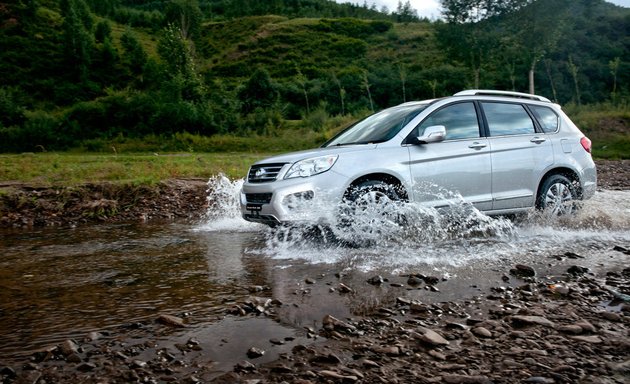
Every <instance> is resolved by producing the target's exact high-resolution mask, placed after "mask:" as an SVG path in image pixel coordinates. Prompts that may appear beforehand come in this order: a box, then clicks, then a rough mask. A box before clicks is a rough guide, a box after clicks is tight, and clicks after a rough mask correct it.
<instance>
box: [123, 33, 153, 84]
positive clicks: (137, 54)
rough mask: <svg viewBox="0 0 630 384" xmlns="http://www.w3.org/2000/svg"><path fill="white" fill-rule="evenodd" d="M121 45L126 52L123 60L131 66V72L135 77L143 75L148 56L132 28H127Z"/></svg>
mask: <svg viewBox="0 0 630 384" xmlns="http://www.w3.org/2000/svg"><path fill="white" fill-rule="evenodd" d="M120 44H121V45H122V47H123V49H124V50H125V55H124V56H123V58H124V60H125V61H126V62H127V64H128V65H129V68H130V69H131V72H132V73H133V74H135V75H139V74H141V73H142V71H143V68H144V65H145V64H146V63H147V54H146V52H145V51H144V49H143V48H142V45H141V44H140V42H139V41H138V39H137V38H136V36H135V35H134V34H133V31H132V30H131V28H127V29H126V30H125V32H124V33H123V34H122V36H121V37H120Z"/></svg>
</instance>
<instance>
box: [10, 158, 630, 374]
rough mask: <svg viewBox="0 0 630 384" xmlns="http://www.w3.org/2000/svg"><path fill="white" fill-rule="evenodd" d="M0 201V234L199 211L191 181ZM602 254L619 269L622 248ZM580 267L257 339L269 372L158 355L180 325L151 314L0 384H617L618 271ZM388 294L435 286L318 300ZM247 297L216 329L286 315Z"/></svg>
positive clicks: (177, 350)
mask: <svg viewBox="0 0 630 384" xmlns="http://www.w3.org/2000/svg"><path fill="white" fill-rule="evenodd" d="M597 165H598V171H599V185H600V188H604V189H618V190H628V189H630V185H629V184H630V161H598V162H597ZM3 188H4V189H5V190H7V189H9V190H11V191H12V192H11V193H5V194H3V195H2V199H3V206H2V207H3V208H2V209H3V210H2V212H3V213H2V220H1V222H2V225H4V226H39V225H81V224H84V223H89V222H99V221H116V220H120V221H122V220H129V219H132V220H151V219H154V218H161V219H163V218H178V217H198V216H200V215H202V214H203V213H204V212H205V207H206V205H207V204H208V202H207V201H206V196H207V193H206V189H207V186H206V185H205V182H204V181H201V180H183V181H182V180H176V181H169V182H165V183H163V184H160V185H158V186H156V187H155V188H153V189H143V188H138V189H137V190H127V191H124V190H121V189H119V188H117V187H111V186H84V187H80V188H76V189H72V190H54V189H44V190H42V189H36V188H28V187H26V186H16V185H12V186H4V187H3ZM86 212H88V213H89V214H86ZM610 248H611V249H610V252H613V253H614V254H615V255H616V257H618V258H620V260H623V258H625V259H626V260H629V261H630V249H629V248H630V246H629V245H628V244H610ZM580 257H588V255H581V256H580V255H574V254H571V253H570V252H567V253H565V254H564V255H560V256H558V259H559V261H558V263H559V264H558V265H559V266H561V267H560V268H561V269H562V271H561V272H562V273H561V277H560V278H558V275H555V276H554V277H551V276H547V275H545V273H544V271H541V270H536V268H534V267H532V266H529V265H519V264H516V265H513V266H512V267H511V268H509V269H507V270H505V271H499V272H500V273H502V275H503V282H504V283H505V284H502V285H497V286H494V287H492V288H490V289H488V290H487V291H484V292H481V293H479V292H477V293H476V294H475V295H474V296H473V295H472V294H471V296H470V297H463V298H461V299H459V300H452V301H444V302H440V301H439V300H436V301H435V302H434V303H424V302H420V301H414V300H409V299H407V298H405V297H404V296H401V297H398V298H396V299H395V302H393V303H388V304H386V305H382V306H380V305H377V306H374V307H373V308H369V310H367V311H366V313H361V314H360V315H357V316H356V317H353V318H344V319H337V318H334V317H332V316H330V315H327V316H324V317H323V318H322V319H321V321H320V322H319V324H321V326H317V327H305V328H304V329H301V330H299V333H300V335H301V336H299V338H298V339H297V340H296V339H295V338H294V337H286V338H282V339H270V340H269V344H270V347H271V348H273V346H280V345H284V344H290V345H293V346H292V348H290V349H288V350H287V352H285V353H281V354H279V357H278V359H276V360H274V361H272V362H269V363H264V364H262V363H257V359H258V358H259V357H260V356H262V355H264V353H265V350H263V349H259V348H256V347H254V346H253V347H252V348H251V349H250V350H248V351H247V354H246V355H247V359H244V360H243V361H240V362H238V363H236V364H235V365H234V366H233V367H231V368H230V369H227V370H222V371H221V370H217V369H216V367H215V366H213V365H212V363H211V362H207V361H206V362H205V363H203V362H202V361H203V355H204V350H203V348H202V347H201V346H200V343H199V341H198V340H196V339H194V338H191V339H188V340H187V341H186V342H183V343H176V342H175V341H173V340H171V341H172V343H170V344H172V345H173V347H165V346H164V344H163V343H158V342H156V341H154V340H156V339H158V336H159V339H160V340H164V339H165V338H166V339H168V338H169V335H171V334H174V333H176V332H177V331H179V330H182V329H186V327H187V324H186V320H185V319H183V318H179V317H176V316H172V315H166V314H164V315H160V316H159V317H156V318H155V319H153V320H152V321H147V322H144V323H142V324H135V326H133V327H121V328H120V329H114V330H112V329H109V330H107V331H103V332H92V333H90V334H89V335H86V337H85V338H84V339H83V340H66V341H65V342H63V343H61V344H59V345H52V346H50V347H48V348H45V349H43V350H41V351H38V352H36V353H33V354H32V355H30V356H29V357H28V358H25V359H9V358H7V359H5V361H3V360H2V359H0V382H2V383H40V384H41V383H169V382H177V383H206V382H208V383H210V382H212V383H247V384H255V383H302V384H307V383H619V384H621V383H628V382H630V268H628V267H621V268H617V269H611V270H607V271H603V272H600V273H597V274H594V273H591V271H589V270H588V269H586V268H583V267H580V266H579V261H578V260H576V259H577V258H580ZM622 265H623V263H622ZM626 265H630V263H626ZM392 281H396V282H397V283H396V284H398V285H400V286H402V287H403V288H404V287H407V288H409V289H418V287H420V288H421V289H427V290H431V289H436V291H437V292H439V287H440V284H442V283H441V282H440V280H439V279H436V278H435V277H431V276H423V275H407V276H372V277H370V278H369V279H366V280H365V281H364V282H363V283H362V284H361V286H359V287H356V286H355V287H351V286H347V285H345V284H343V283H342V282H341V280H339V281H338V282H335V283H334V284H332V285H331V286H330V294H336V295H339V294H342V295H356V296H357V297H358V299H359V300H360V297H361V291H362V290H366V289H372V288H374V287H376V288H378V287H379V286H381V285H384V284H394V283H392ZM305 283H306V284H316V281H314V280H312V281H306V282H305ZM326 289H328V288H326ZM438 295H439V293H438ZM260 296H264V293H261V292H255V291H252V297H251V299H250V300H247V301H244V302H238V303H226V306H225V316H226V317H235V318H244V319H248V318H251V319H261V318H264V319H271V320H277V319H278V313H279V312H280V311H282V309H283V306H287V305H291V304H290V303H282V302H281V301H279V300H276V299H275V298H273V297H263V298H261V297H260ZM171 338H174V337H171ZM225 342H227V341H225Z"/></svg>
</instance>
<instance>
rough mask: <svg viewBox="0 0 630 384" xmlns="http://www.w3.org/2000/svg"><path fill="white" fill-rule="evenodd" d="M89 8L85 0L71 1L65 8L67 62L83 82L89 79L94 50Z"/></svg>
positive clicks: (64, 29) (64, 28) (64, 25)
mask: <svg viewBox="0 0 630 384" xmlns="http://www.w3.org/2000/svg"><path fill="white" fill-rule="evenodd" d="M86 9H87V6H86V5H85V2H83V0H69V1H68V3H67V7H64V14H63V16H64V21H63V31H64V49H65V52H66V60H67V61H68V63H69V64H70V66H71V68H74V70H75V73H76V74H77V75H78V78H79V79H80V80H81V81H86V80H87V78H88V72H89V66H90V62H91V55H92V51H93V48H94V41H93V40H92V34H91V32H89V30H88V28H87V26H90V28H91V22H88V21H87V20H90V17H91V16H89V11H87V12H88V15H87V16H86V15H85V14H84V13H85V12H86Z"/></svg>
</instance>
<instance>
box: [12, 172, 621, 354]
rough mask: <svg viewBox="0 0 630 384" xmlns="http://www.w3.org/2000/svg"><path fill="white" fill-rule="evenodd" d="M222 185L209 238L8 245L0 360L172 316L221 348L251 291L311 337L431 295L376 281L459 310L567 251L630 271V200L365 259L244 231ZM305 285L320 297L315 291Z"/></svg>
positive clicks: (99, 235)
mask: <svg viewBox="0 0 630 384" xmlns="http://www.w3.org/2000/svg"><path fill="white" fill-rule="evenodd" d="M211 184H212V185H211V190H212V191H214V192H212V193H216V195H213V196H211V199H212V201H214V202H215V204H213V205H212V207H211V209H210V211H209V212H208V215H207V221H206V222H204V223H201V224H199V225H196V224H195V225H192V224H186V223H172V222H169V223H152V224H125V225H93V226H87V227H80V228H75V229H69V228H65V229H62V228H44V229H36V230H3V231H2V232H0V236H1V239H2V241H1V242H0V339H1V340H2V343H0V360H1V359H2V358H3V357H6V356H12V355H14V354H22V353H28V352H29V351H32V350H33V349H36V348H39V347H43V346H48V345H51V344H56V343H59V342H61V341H63V340H65V339H67V338H76V339H82V338H83V337H84V336H85V335H86V334H87V333H89V332H91V331H102V330H107V329H109V328H114V327H118V326H120V325H124V324H132V323H134V322H138V321H143V320H154V319H156V318H157V317H158V316H159V314H164V313H166V314H172V315H178V316H183V317H185V318H186V322H187V323H189V324H192V325H193V330H192V331H191V332H193V333H195V334H196V335H198V337H200V338H202V339H204V340H203V341H204V342H207V343H208V345H214V344H213V341H212V337H216V338H219V339H220V337H221V335H215V336H213V333H212V332H210V331H209V330H212V329H216V330H222V331H221V332H223V333H225V334H233V333H234V329H233V328H230V327H232V326H233V327H237V326H239V323H237V322H233V325H230V324H232V323H230V322H219V321H218V319H219V318H221V317H222V316H223V315H224V314H225V308H226V303H228V304H229V303H233V302H235V301H240V300H245V299H247V298H248V297H249V296H250V293H249V292H248V289H247V288H248V287H251V286H266V287H269V288H270V290H266V291H263V292H259V293H256V295H260V296H266V297H274V298H276V299H279V300H280V301H282V302H284V303H286V304H287V305H283V306H282V307H281V309H280V310H279V314H280V320H281V323H282V324H285V325H288V326H290V327H294V329H300V328H302V327H305V326H316V322H317V321H319V320H321V318H322V315H323V314H331V315H333V316H335V317H339V318H343V317H346V316H351V315H353V313H354V314H356V313H361V308H365V307H368V306H378V305H379V303H381V302H383V301H386V300H393V299H394V298H395V297H396V296H397V295H411V294H415V295H419V294H422V292H421V291H413V292H411V291H409V290H406V289H405V288H392V287H390V286H383V287H379V288H373V287H371V286H369V285H366V283H365V279H366V276H368V277H369V276H370V275H374V274H377V273H382V274H390V275H393V276H395V275H397V274H399V273H409V272H416V273H424V274H431V275H436V276H438V277H448V278H449V284H450V287H451V292H450V293H445V292H442V293H441V295H442V296H440V299H442V300H448V297H449V296H448V295H451V297H462V296H465V295H468V294H470V290H471V289H470V287H471V286H473V285H474V286H478V285H481V284H483V283H484V282H483V281H481V280H487V281H485V284H492V283H493V281H492V279H493V278H496V276H495V275H496V273H495V271H505V270H506V267H507V266H509V265H513V264H514V263H532V264H538V265H546V264H547V263H548V261H549V259H550V257H552V256H553V255H556V254H563V253H565V252H567V251H570V252H574V253H577V254H580V255H583V256H586V258H585V259H582V260H580V263H581V264H583V265H585V266H587V267H589V268H597V267H598V266H607V265H611V264H618V265H626V266H627V264H628V261H629V260H628V256H627V255H624V254H623V253H620V252H615V251H613V250H612V248H613V246H614V245H620V246H623V247H626V248H630V231H629V229H630V193H629V192H627V191H623V192H613V191H602V192H599V193H598V194H597V195H596V196H595V198H594V199H592V200H591V201H588V202H586V203H585V204H584V207H583V209H582V211H581V212H580V214H579V215H578V216H577V217H574V218H570V219H562V220H553V221H548V220H547V219H545V218H542V217H537V216H536V215H532V216H530V217H525V218H520V219H519V220H517V221H516V222H509V221H507V220H505V219H497V218H488V217H485V216H483V215H480V214H479V213H478V212H474V211H472V210H470V207H468V206H462V209H460V210H458V212H459V213H458V215H459V216H457V215H456V216H454V217H452V218H451V219H452V220H450V221H449V219H448V218H444V217H429V218H428V217H426V216H425V217H423V220H424V223H427V222H428V223H430V224H431V225H432V227H430V226H428V225H424V224H422V223H423V222H422V221H421V220H418V222H417V223H415V224H414V225H411V230H410V229H409V227H407V228H406V229H404V230H401V231H400V232H397V233H396V232H389V233H388V234H387V236H385V237H384V238H383V240H382V241H377V242H371V243H370V246H369V247H358V248H357V247H348V246H346V245H343V244H340V243H335V242H330V241H317V240H313V237H312V236H310V237H309V236H303V235H304V233H301V232H300V229H293V230H292V231H291V232H290V233H287V232H283V231H276V232H272V231H270V230H269V229H267V228H265V227H262V226H259V225H253V224H250V223H246V222H244V221H243V220H241V219H240V217H239V214H238V207H237V206H236V204H235V202H234V200H233V199H232V197H233V196H234V194H236V193H237V192H238V182H231V181H229V180H227V179H225V178H216V179H213V180H211ZM220 196H225V200H222V199H221V198H220ZM406 209H413V207H406ZM414 214H417V215H420V214H426V211H421V210H418V211H417V212H415V213H414ZM412 217H413V216H412ZM417 217H420V216H417ZM428 219H430V220H428ZM427 220H428V221H427ZM440 223H442V224H440ZM462 223H463V224H462ZM440 225H441V226H440ZM458 225H459V227H458ZM475 226H477V227H475ZM457 228H460V229H459V230H458V229H457ZM475 228H478V229H479V230H477V231H476V230H471V229H475ZM488 229H492V230H488ZM431 231H433V232H431ZM458 231H459V232H458ZM431 233H433V234H435V236H431ZM445 234H446V235H445ZM492 273H495V275H492ZM307 277H308V278H309V279H311V280H315V283H314V284H306V283H305V278H307ZM339 282H344V283H347V284H348V285H351V286H354V287H359V289H360V294H357V295H345V296H344V295H341V294H338V293H336V292H335V293H331V292H333V291H334V288H335V287H336V286H337V285H338V284H339ZM401 282H403V283H404V279H402V278H401ZM422 299H423V300H425V298H422ZM427 300H430V298H428V299H427ZM213 327H214V328H213ZM261 327H262V325H261ZM263 328H264V329H263ZM265 329H267V330H269V329H275V330H274V331H273V332H275V333H279V334H281V333H282V332H283V331H281V330H279V329H280V328H278V327H276V326H271V325H269V324H267V325H265V326H264V327H262V328H261V332H266V331H265ZM217 332H219V331H217ZM252 332H254V333H255V331H252ZM270 332H271V331H270ZM215 347H216V346H215ZM232 347H234V346H232ZM234 348H235V350H239V351H242V350H243V349H242V348H240V347H238V348H236V347H234ZM207 349H208V350H211V349H212V348H211V347H210V346H209V347H208V348H207ZM245 350H246V349H245ZM217 351H218V352H217V353H218V354H220V353H221V349H220V348H219V349H217Z"/></svg>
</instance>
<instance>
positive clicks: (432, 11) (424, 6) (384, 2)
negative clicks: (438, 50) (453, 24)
mask: <svg viewBox="0 0 630 384" xmlns="http://www.w3.org/2000/svg"><path fill="white" fill-rule="evenodd" d="M335 1H336V2H337V3H353V4H361V5H362V4H363V2H364V0H335ZM398 1H399V0H367V3H368V5H369V6H372V3H374V4H376V7H377V8H378V9H381V7H382V6H386V7H387V8H388V9H389V11H390V12H392V11H395V10H396V8H397V7H398ZM406 1H407V0H403V4H404V3H405V2H406ZM608 2H609V3H613V4H617V5H620V6H622V7H627V8H630V0H608ZM409 3H410V4H411V7H412V8H414V9H415V10H416V11H418V16H420V17H427V18H429V19H431V20H433V19H437V18H439V17H440V1H439V0H409Z"/></svg>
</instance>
